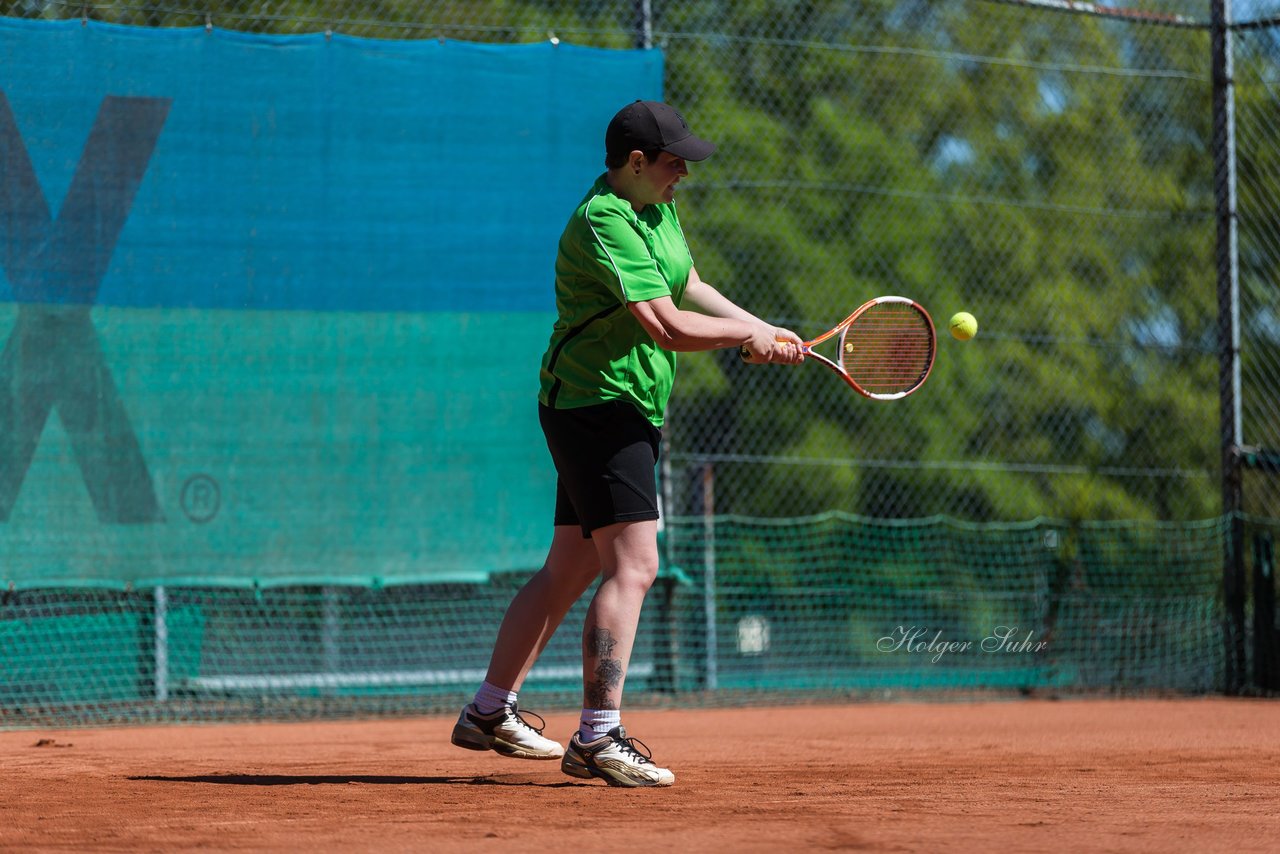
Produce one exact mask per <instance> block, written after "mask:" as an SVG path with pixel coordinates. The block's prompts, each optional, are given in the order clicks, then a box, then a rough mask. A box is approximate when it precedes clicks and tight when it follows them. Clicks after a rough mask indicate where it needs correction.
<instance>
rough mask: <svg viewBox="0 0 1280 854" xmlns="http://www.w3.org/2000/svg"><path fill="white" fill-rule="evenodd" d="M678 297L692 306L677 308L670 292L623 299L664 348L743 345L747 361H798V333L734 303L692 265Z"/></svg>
mask: <svg viewBox="0 0 1280 854" xmlns="http://www.w3.org/2000/svg"><path fill="white" fill-rule="evenodd" d="M684 300H685V302H686V303H687V304H688V305H690V306H692V307H693V308H694V309H695V310H694V311H685V310H682V309H680V308H678V307H677V306H676V304H675V302H674V301H673V300H672V299H671V297H659V298H658V299H652V300H645V301H643V302H633V303H628V305H627V308H629V309H630V310H631V313H632V314H633V315H635V317H636V319H637V320H638V321H640V324H641V325H642V326H643V327H644V328H645V330H646V331H648V333H649V334H650V335H652V336H653V340H654V341H656V342H657V343H658V346H659V347H662V348H663V349H664V350H674V351H676V352H695V351H700V350H720V349H724V348H726V347H739V346H741V345H743V344H745V345H747V349H748V350H749V351H750V352H751V353H752V354H753V355H752V359H751V361H753V362H760V363H763V362H781V363H783V364H796V363H798V362H801V361H803V359H804V357H803V355H801V353H800V346H799V345H800V343H801V340H800V338H799V336H797V335H796V334H795V333H794V332H790V331H789V330H786V329H780V328H778V327H776V326H773V325H771V324H768V323H765V322H764V321H763V320H761V319H760V318H758V317H756V316H755V315H753V314H751V313H750V312H748V311H746V310H745V309H742V308H739V307H738V306H737V305H734V304H733V302H731V301H730V300H729V299H728V298H727V297H725V296H723V295H722V294H721V293H720V292H719V291H717V290H716V289H715V288H713V287H711V285H709V284H707V283H706V282H704V281H702V279H700V278H699V277H698V274H697V271H696V270H690V271H689V283H688V285H687V286H686V288H685V294H684Z"/></svg>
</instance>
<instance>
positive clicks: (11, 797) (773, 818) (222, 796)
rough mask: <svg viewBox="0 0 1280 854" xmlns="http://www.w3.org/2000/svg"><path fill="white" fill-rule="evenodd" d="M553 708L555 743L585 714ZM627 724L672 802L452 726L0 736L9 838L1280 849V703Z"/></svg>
mask: <svg viewBox="0 0 1280 854" xmlns="http://www.w3.org/2000/svg"><path fill="white" fill-rule="evenodd" d="M546 717H547V719H548V724H549V727H548V734H549V735H555V734H558V735H563V736H564V737H567V736H568V735H569V733H570V732H571V731H572V728H573V727H574V726H575V724H576V714H574V713H554V714H549V715H546ZM625 718H626V723H627V726H628V730H629V731H630V732H631V733H632V734H634V735H636V736H638V737H640V738H642V739H643V740H644V741H645V742H646V743H647V744H648V745H649V746H650V747H651V748H652V749H653V751H654V756H655V758H656V759H658V760H660V761H661V762H662V764H664V765H667V766H668V767H670V768H671V769H672V770H673V771H675V773H676V778H677V779H676V785H675V786H674V787H673V788H670V789H656V790H655V789H649V790H627V789H610V788H607V787H606V786H604V785H603V784H602V783H597V782H586V781H578V780H573V779H571V778H569V777H565V776H563V775H562V774H561V773H560V771H559V766H558V765H557V764H556V763H550V762H529V761H521V760H513V759H504V758H502V757H500V756H498V755H496V754H493V753H473V752H470V751H464V750H460V749H458V748H455V747H452V746H451V745H450V744H449V730H450V728H451V727H452V724H453V719H452V718H436V717H432V718H418V719H411V720H394V721H357V722H338V723H301V724H253V725H239V724H236V725H215V726H202V727H177V726H174V727H145V728H143V727H139V728H120V729H104V730H71V731H56V732H55V731H34V730H23V731H10V732H0V848H3V849H5V850H24V851H28V850H29V851H65V850H71V849H76V850H94V851H175V850H188V849H195V848H203V849H212V850H276V851H280V850H291V851H296V850H302V851H306V852H309V854H310V853H311V852H322V851H351V850H364V851H375V850H376V851H468V852H470V851H479V852H488V851H492V852H503V854H512V852H523V851H556V852H564V853H565V854H570V852H591V851H646V852H650V851H661V850H669V851H680V852H685V851H695V852H696V851H733V852H750V851H796V850H809V851H824V850H842V849H856V850H863V851H982V852H1033V851H1045V852H1055V854H1056V852H1062V851H1072V852H1074V851H1153V852H1155V851H1159V852H1167V851H1194V852H1197V854H1204V852H1211V851H1222V852H1232V854H1236V852H1245V851H1276V850H1280V703H1277V702H1274V701H1264V700H1227V699H1189V700H1168V701H1166V700H1126V701H1093V700H1067V701H1061V702H1053V701H1042V700H1032V701H1010V702H982V703H943V704H932V705H929V704H916V703H909V704H908V703H874V704H850V705H846V706H796V707H787V708H755V709H743V710H724V709H713V710H697V711H639V710H637V711H630V712H627V713H626V716H625ZM41 741H45V742H48V741H51V742H52V743H46V744H44V745H43V746H36V745H37V743H39V742H41Z"/></svg>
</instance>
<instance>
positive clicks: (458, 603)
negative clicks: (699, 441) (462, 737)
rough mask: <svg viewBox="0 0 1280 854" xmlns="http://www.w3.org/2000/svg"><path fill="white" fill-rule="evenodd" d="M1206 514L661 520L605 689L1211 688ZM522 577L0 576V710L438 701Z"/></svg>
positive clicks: (219, 710)
mask: <svg viewBox="0 0 1280 854" xmlns="http://www.w3.org/2000/svg"><path fill="white" fill-rule="evenodd" d="M1230 528H1231V526H1230V524H1229V520H1228V519H1225V518H1224V519H1210V520H1205V521H1202V522H1193V523H1177V524H1173V523H1079V524H1072V523H1068V522H1063V521H1058V520H1045V519H1042V520H1036V521H1034V522H1029V523H1025V524H1000V525H997V524H973V523H966V522H960V521H957V520H954V519H951V518H946V517H939V518H933V519H925V520H913V521H902V522H894V521H884V520H875V519H867V518H861V517H857V516H850V515H847V514H839V513H832V514H825V515H822V516H815V517H807V518H795V519H768V520H765V519H747V518H738V517H706V518H704V517H697V518H694V517H685V518H680V519H675V520H671V521H670V522H669V523H668V525H667V527H666V533H665V546H666V550H667V553H668V564H667V566H666V567H665V568H664V572H663V574H662V577H661V578H660V580H659V582H658V585H657V587H656V588H655V589H654V590H653V591H652V592H651V594H650V597H649V599H648V601H647V603H646V606H645V611H644V614H643V617H642V625H641V628H640V637H639V641H638V643H637V646H636V651H635V653H634V655H633V658H632V662H631V670H630V672H629V674H628V680H627V686H628V703H630V704H638V705H643V704H653V703H666V702H678V703H681V704H699V703H717V702H741V701H751V702H759V701H770V700H776V699H778V698H781V697H795V696H830V695H833V694H837V695H854V696H865V695H873V696H880V695H883V694H884V693H885V692H890V693H901V692H911V693H919V692H933V691H947V692H956V691H1000V692H1004V691H1023V692H1025V691H1038V692H1049V693H1054V694H1070V693H1083V692H1093V691H1107V692H1128V693H1132V692H1145V691H1178V692H1206V691H1214V690H1220V689H1221V687H1222V681H1223V667H1224V664H1223V662H1224V652H1225V646H1224V639H1223V628H1222V626H1223V620H1224V610H1223V605H1222V596H1221V592H1220V591H1221V586H1222V584H1221V579H1222V566H1223V561H1224V556H1225V554H1226V549H1227V548H1228V545H1227V544H1228V542H1229V534H1230ZM1248 530H1249V536H1250V541H1257V540H1258V538H1259V537H1264V536H1270V537H1274V535H1275V534H1276V532H1277V531H1280V521H1276V520H1262V519H1250V520H1248ZM1249 559H1250V560H1252V561H1254V562H1256V561H1257V560H1258V559H1259V558H1258V556H1257V555H1256V554H1252V553H1251V556H1250V558H1249ZM1269 559H1270V558H1269V557H1268V560H1269ZM1264 568H1265V569H1266V570H1267V571H1268V573H1269V572H1270V567H1264ZM525 577H526V576H525V574H523V573H513V574H507V575H498V576H494V577H493V578H492V579H491V580H489V581H488V582H486V583H482V584H431V585H419V584H413V585H409V584H402V585H392V586H328V587H320V586H297V587H273V588H266V589H263V588H233V587H217V588H214V587H172V586H168V587H157V588H152V589H146V590H134V591H127V592H121V591H102V590H47V591H16V592H11V593H9V594H7V595H5V596H4V598H3V601H2V602H0V725H8V726H23V725H35V724H47V723H56V724H59V725H66V724H95V723H103V722H111V721H129V720H163V721H192V720H225V719H229V718H235V717H252V718H263V717H268V718H298V717H309V716H332V715H343V714H409V713H420V712H426V711H441V710H448V709H452V708H453V707H455V706H457V705H458V704H460V703H461V702H464V701H465V700H466V699H467V697H468V696H469V695H470V693H471V692H472V691H473V690H474V688H475V686H476V684H477V683H478V681H479V679H480V678H481V677H482V675H483V672H484V668H485V666H486V664H487V663H488V655H489V650H490V649H491V648H492V642H493V639H494V635H495V633H496V631H497V626H498V623H499V621H500V619H501V616H502V613H503V611H504V610H505V608H506V605H507V603H508V602H509V601H510V599H511V596H512V595H513V594H514V593H515V591H516V589H517V588H518V586H519V584H520V583H522V582H523V581H524V579H525ZM1267 577H1268V578H1273V574H1270V575H1268V576H1267ZM1255 592H1256V591H1255ZM586 603H587V597H584V599H583V601H581V602H580V603H578V605H577V606H576V607H575V609H574V611H573V612H571V613H570V615H569V617H568V618H567V620H566V622H565V624H564V625H563V626H562V628H561V630H560V631H559V632H558V633H557V634H556V636H555V637H554V638H553V639H552V642H551V644H550V645H549V647H548V648H547V651H546V652H545V653H544V655H543V656H542V658H541V659H540V660H539V662H538V665H537V667H536V668H535V669H534V671H533V673H532V675H531V676H530V679H529V681H528V683H527V684H526V686H525V691H524V694H523V696H525V697H527V698H528V702H531V703H538V704H541V705H547V704H551V705H562V706H566V707H569V706H573V705H575V704H576V703H577V702H578V698H579V690H580V652H579V649H580V647H579V640H578V638H579V633H580V630H581V625H582V618H583V616H584V611H585V607H586ZM1271 630H1272V632H1274V625H1272V627H1271Z"/></svg>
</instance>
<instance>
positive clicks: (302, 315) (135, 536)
mask: <svg viewBox="0 0 1280 854" xmlns="http://www.w3.org/2000/svg"><path fill="white" fill-rule="evenodd" d="M661 79H662V57H661V54H660V53H658V52H656V51H607V50H598V49H586V48H579V47H574V46H571V45H565V44H550V43H544V44H531V45H517V46H486V45H476V44H463V43H457V42H440V41H434V40H433V41H421V42H389V41H376V40H368V39H354V38H344V37H341V36H332V37H325V36H323V35H316V36H304V37H267V36H250V35H241V34H235V33H230V32H226V31H221V30H205V29H192V30H185V29H184V30H148V29H135V28H126V27H118V26H112V25H103V24H96V23H89V24H88V25H82V24H81V23H80V22H78V21H70V22H29V21H19V20H0V194H2V203H3V211H4V213H3V216H0V253H2V256H0V263H2V265H3V277H0V345H2V349H0V584H3V585H5V586H8V587H16V588H31V587H51V586H60V585H69V586H83V585H86V584H91V585H101V586H109V587H122V586H127V585H134V586H138V585H150V584H161V583H178V582H186V583H200V584H209V583H217V584H221V583H231V584H242V583H257V584H264V585H266V584H294V583H331V582H339V583H341V582H348V581H349V582H353V583H356V582H358V583H367V582H369V580H370V579H382V580H388V581H390V580H400V581H405V580H454V581H458V580H476V579H481V578H484V577H487V575H488V574H489V573H491V572H494V571H503V570H513V569H527V568H534V567H536V566H538V565H539V564H540V562H541V560H542V557H543V556H544V553H545V548H546V545H547V543H548V542H549V540H550V533H551V512H552V506H553V502H554V493H555V473H554V470H553V469H552V466H551V461H550V458H549V455H548V454H547V451H546V447H545V444H544V442H543V439H542V436H541V433H540V430H539V428H538V424H537V414H536V393H537V374H538V364H539V359H540V357H541V355H542V352H543V349H544V348H545V347H546V346H547V341H548V339H549V336H550V332H551V324H552V321H553V319H554V311H553V309H554V299H553V276H554V269H553V268H554V259H555V251H556V242H557V240H558V238H559V235H560V231H561V228H562V227H563V223H564V222H565V221H566V220H567V218H568V216H569V214H570V212H571V210H572V208H573V206H574V204H575V203H576V202H577V201H578V200H579V198H581V195H582V194H583V193H584V192H585V191H586V189H587V188H588V187H589V186H590V184H591V182H592V181H593V180H594V179H595V177H596V176H597V175H598V174H599V173H600V172H601V171H602V170H603V159H604V141H603V137H604V128H605V126H606V125H607V123H608V120H609V118H610V117H611V116H612V115H613V113H614V112H616V111H617V109H618V108H619V107H620V106H622V105H624V104H626V103H628V102H629V101H630V100H632V99H634V98H657V97H660V94H661Z"/></svg>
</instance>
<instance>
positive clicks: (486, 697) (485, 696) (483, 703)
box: [471, 682, 516, 715]
mask: <svg viewBox="0 0 1280 854" xmlns="http://www.w3.org/2000/svg"><path fill="white" fill-rule="evenodd" d="M471 702H472V703H473V704H474V705H475V707H476V711H477V712H479V713H480V714H482V715H487V714H490V713H491V712H496V711H497V710H498V709H501V708H502V707H503V706H514V705H515V704H516V692H515V691H508V690H507V689H506V688H499V687H498V686H497V685H494V684H493V683H491V682H482V683H480V690H479V691H477V692H476V696H475V699H474V700H472V701H471Z"/></svg>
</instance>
